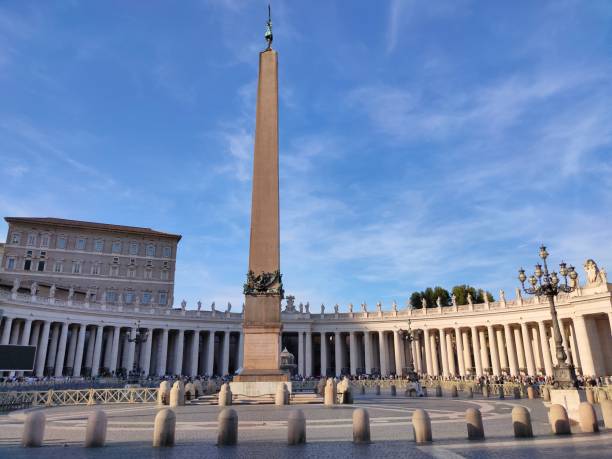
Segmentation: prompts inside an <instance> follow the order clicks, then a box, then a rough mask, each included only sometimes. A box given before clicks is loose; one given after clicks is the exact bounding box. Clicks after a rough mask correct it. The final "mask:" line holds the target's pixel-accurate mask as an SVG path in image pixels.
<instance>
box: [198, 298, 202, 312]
mask: <svg viewBox="0 0 612 459" xmlns="http://www.w3.org/2000/svg"><path fill="white" fill-rule="evenodd" d="M201 309H202V302H201V301H200V300H198V311H199V310H201Z"/></svg>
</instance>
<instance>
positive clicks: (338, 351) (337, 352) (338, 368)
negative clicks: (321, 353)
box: [334, 332, 342, 377]
mask: <svg viewBox="0 0 612 459" xmlns="http://www.w3.org/2000/svg"><path fill="white" fill-rule="evenodd" d="M341 344H342V343H341V341H340V332H335V333H334V348H335V349H334V356H335V358H336V376H338V377H340V376H341V374H342V348H341Z"/></svg>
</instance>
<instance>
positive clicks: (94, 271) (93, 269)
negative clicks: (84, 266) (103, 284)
mask: <svg viewBox="0 0 612 459" xmlns="http://www.w3.org/2000/svg"><path fill="white" fill-rule="evenodd" d="M91 274H93V275H94V276H97V275H99V274H100V264H99V263H94V264H93V265H91Z"/></svg>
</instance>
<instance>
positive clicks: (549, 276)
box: [518, 246, 578, 388]
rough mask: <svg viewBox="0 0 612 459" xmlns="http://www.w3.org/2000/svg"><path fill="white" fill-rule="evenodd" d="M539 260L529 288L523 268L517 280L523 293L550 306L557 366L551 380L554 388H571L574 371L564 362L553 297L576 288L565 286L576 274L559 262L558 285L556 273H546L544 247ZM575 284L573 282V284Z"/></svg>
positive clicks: (565, 355)
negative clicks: (543, 298) (560, 279)
mask: <svg viewBox="0 0 612 459" xmlns="http://www.w3.org/2000/svg"><path fill="white" fill-rule="evenodd" d="M540 258H541V259H542V262H543V264H544V266H542V265H541V264H539V263H538V264H536V265H535V271H534V274H533V275H531V276H529V283H530V284H531V287H525V281H526V280H527V276H526V275H525V270H524V269H523V268H521V269H519V276H518V279H519V281H520V282H521V286H522V287H523V291H524V292H525V293H527V294H530V295H536V296H538V297H541V296H544V297H546V298H547V299H548V304H549V306H550V315H551V318H552V327H553V338H554V340H555V354H556V356H557V365H555V366H554V367H553V378H554V380H555V383H554V385H555V387H558V388H571V387H575V386H576V371H575V369H574V366H573V365H570V364H569V363H567V362H566V360H567V354H566V353H565V349H564V348H563V338H562V337H561V328H560V327H559V320H558V319H557V310H556V308H555V296H557V295H558V294H559V293H560V292H564V293H570V292H573V291H574V290H575V289H576V288H575V287H573V286H570V285H568V284H567V277H568V276H569V278H570V279H571V280H572V281H575V280H576V279H577V278H578V273H576V270H575V269H574V267H573V266H571V265H570V266H567V264H566V263H564V262H561V263H560V264H559V274H560V275H561V276H563V279H564V283H563V284H561V283H559V277H557V273H556V272H554V271H553V272H551V273H549V272H548V265H547V264H546V258H548V252H547V251H546V247H545V246H541V247H540ZM574 283H575V282H574Z"/></svg>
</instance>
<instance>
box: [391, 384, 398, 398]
mask: <svg viewBox="0 0 612 459" xmlns="http://www.w3.org/2000/svg"><path fill="white" fill-rule="evenodd" d="M389 389H391V396H392V397H395V396H396V395H397V388H396V387H395V384H391V386H390V387H389Z"/></svg>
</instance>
